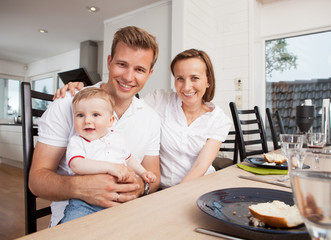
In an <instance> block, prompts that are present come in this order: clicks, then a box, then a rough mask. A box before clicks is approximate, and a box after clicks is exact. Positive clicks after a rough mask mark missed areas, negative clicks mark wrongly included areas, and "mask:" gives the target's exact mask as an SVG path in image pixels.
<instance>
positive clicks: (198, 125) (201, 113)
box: [56, 49, 232, 188]
mask: <svg viewBox="0 0 331 240" xmlns="http://www.w3.org/2000/svg"><path fill="white" fill-rule="evenodd" d="M171 71H172V74H173V76H174V78H175V88H176V92H173V91H170V92H168V91H165V90H156V91H155V92H154V93H152V94H149V95H147V96H146V97H144V101H145V102H146V103H147V104H149V105H150V106H151V107H152V108H153V109H154V110H155V111H156V112H157V113H158V114H159V115H160V117H161V119H162V125H161V148H160V163H161V188H167V187H171V186H173V185H176V184H179V183H183V182H186V181H189V180H192V179H195V178H198V177H200V176H203V175H205V174H209V173H211V172H214V171H215V169H214V168H213V167H212V165H211V164H212V162H213V161H214V159H215V157H216V156H217V153H218V151H219V148H220V146H221V143H222V142H223V141H224V140H225V139H226V136H227V134H228V132H229V129H230V127H231V124H232V123H231V120H230V119H229V118H228V117H227V116H226V115H225V114H224V112H223V110H221V109H220V108H219V107H217V106H215V105H214V104H213V103H212V102H211V100H212V99H213V97H214V93H215V75H214V70H213V66H212V63H211V61H210V58H209V56H208V55H207V54H206V53H205V52H204V51H201V50H196V49H190V50H186V51H183V52H181V53H179V54H178V55H177V56H176V57H175V58H174V59H173V60H172V62H171ZM76 87H77V88H78V89H81V88H82V84H80V85H77V83H72V84H70V85H66V86H65V87H63V88H62V89H61V90H58V91H57V94H56V97H59V96H60V94H61V95H62V96H63V95H64V93H65V91H66V90H67V89H68V88H69V89H70V90H71V91H72V92H74V88H76Z"/></svg>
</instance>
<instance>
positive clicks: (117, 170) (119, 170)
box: [108, 164, 131, 182]
mask: <svg viewBox="0 0 331 240" xmlns="http://www.w3.org/2000/svg"><path fill="white" fill-rule="evenodd" d="M108 173H109V174H111V175H113V176H115V177H117V181H118V182H127V180H128V179H129V178H130V177H131V173H130V171H129V169H128V168H127V167H126V166H124V165H123V164H113V169H112V171H109V172H108Z"/></svg>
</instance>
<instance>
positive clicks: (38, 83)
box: [31, 77, 54, 110]
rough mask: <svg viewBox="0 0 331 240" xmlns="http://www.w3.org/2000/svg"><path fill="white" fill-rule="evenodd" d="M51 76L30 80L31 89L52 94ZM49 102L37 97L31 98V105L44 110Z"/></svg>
mask: <svg viewBox="0 0 331 240" xmlns="http://www.w3.org/2000/svg"><path fill="white" fill-rule="evenodd" d="M53 85H54V83H53V77H47V78H42V79H38V80H33V81H32V87H31V88H32V90H35V91H38V92H44V93H49V94H53V93H54V89H53ZM48 104H49V102H48V101H43V100H39V99H33V102H32V106H33V107H34V108H36V109H42V110H46V109H47V106H48Z"/></svg>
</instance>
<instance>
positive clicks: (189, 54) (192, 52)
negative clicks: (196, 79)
mask: <svg viewBox="0 0 331 240" xmlns="http://www.w3.org/2000/svg"><path fill="white" fill-rule="evenodd" d="M189 58H200V59H201V60H202V61H203V62H204V63H205V64H206V75H207V79H208V83H209V87H208V88H207V89H206V92H205V94H204V95H203V97H202V100H203V101H204V102H210V101H211V100H213V98H214V95H215V74H214V68H213V64H212V63H211V60H210V58H209V56H208V54H207V53H205V52H204V51H202V50H197V49H189V50H185V51H183V52H181V53H179V54H178V55H177V56H176V57H175V58H174V59H173V60H172V62H171V65H170V69H171V72H172V75H174V76H175V74H174V67H175V65H176V63H177V62H178V61H180V60H184V59H189Z"/></svg>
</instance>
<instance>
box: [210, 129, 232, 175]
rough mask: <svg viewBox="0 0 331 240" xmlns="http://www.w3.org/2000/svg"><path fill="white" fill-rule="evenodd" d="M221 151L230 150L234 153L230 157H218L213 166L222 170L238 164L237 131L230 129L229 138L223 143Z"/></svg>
mask: <svg viewBox="0 0 331 240" xmlns="http://www.w3.org/2000/svg"><path fill="white" fill-rule="evenodd" d="M220 152H229V153H230V154H233V158H228V157H216V159H215V160H214V162H213V166H214V168H215V169H216V170H220V169H223V168H226V167H228V166H231V165H233V164H236V163H237V162H238V147H237V144H236V132H235V131H230V132H229V134H228V137H227V139H226V140H225V141H224V142H223V143H222V145H221V147H220Z"/></svg>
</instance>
